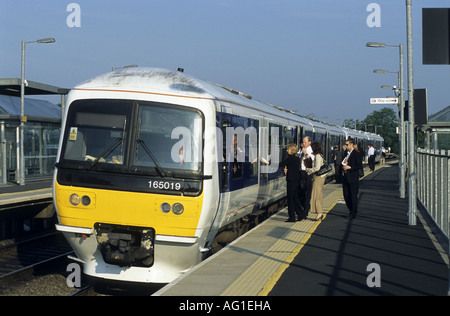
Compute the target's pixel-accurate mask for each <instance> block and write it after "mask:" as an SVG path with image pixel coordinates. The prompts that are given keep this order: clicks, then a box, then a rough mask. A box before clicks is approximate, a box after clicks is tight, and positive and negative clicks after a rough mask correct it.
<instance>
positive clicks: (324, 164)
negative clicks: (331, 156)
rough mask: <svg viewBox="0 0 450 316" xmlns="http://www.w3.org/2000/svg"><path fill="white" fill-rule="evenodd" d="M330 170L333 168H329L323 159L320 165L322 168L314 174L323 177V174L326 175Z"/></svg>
mask: <svg viewBox="0 0 450 316" xmlns="http://www.w3.org/2000/svg"><path fill="white" fill-rule="evenodd" d="M331 170H333V167H331V166H330V165H329V164H328V163H327V162H326V160H325V159H324V160H323V165H322V167H320V169H319V171H317V172H316V175H318V176H323V175H324V174H327V173H328V172H330V171H331Z"/></svg>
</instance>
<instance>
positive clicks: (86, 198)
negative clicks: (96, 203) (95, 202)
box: [81, 195, 91, 206]
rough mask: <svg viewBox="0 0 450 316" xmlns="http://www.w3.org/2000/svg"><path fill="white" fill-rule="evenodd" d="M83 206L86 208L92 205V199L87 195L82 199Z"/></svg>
mask: <svg viewBox="0 0 450 316" xmlns="http://www.w3.org/2000/svg"><path fill="white" fill-rule="evenodd" d="M81 204H83V205H84V206H88V205H89V204H91V198H90V197H89V196H87V195H84V196H83V197H82V198H81Z"/></svg>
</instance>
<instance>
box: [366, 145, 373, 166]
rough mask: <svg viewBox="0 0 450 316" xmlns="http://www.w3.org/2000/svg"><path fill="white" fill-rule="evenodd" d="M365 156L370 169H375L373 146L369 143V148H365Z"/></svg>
mask: <svg viewBox="0 0 450 316" xmlns="http://www.w3.org/2000/svg"><path fill="white" fill-rule="evenodd" d="M367 157H368V158H367V162H368V163H369V169H370V171H375V148H373V146H372V145H369V149H368V150H367Z"/></svg>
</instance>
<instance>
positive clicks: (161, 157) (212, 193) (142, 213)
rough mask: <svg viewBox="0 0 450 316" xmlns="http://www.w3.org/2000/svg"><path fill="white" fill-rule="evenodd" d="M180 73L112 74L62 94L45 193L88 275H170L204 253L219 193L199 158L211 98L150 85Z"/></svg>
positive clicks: (211, 117)
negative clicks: (55, 155) (58, 136)
mask: <svg viewBox="0 0 450 316" xmlns="http://www.w3.org/2000/svg"><path fill="white" fill-rule="evenodd" d="M180 78H181V79H182V78H184V77H182V74H177V73H173V72H165V71H162V70H161V71H155V70H141V71H140V72H139V71H137V74H136V71H135V73H134V74H133V75H130V74H129V73H127V72H122V73H120V72H119V73H118V72H115V73H110V74H107V75H104V76H100V77H97V78H95V79H93V80H91V81H88V82H86V83H84V84H81V85H80V86H78V87H76V88H74V89H73V90H72V91H71V93H70V94H69V98H68V107H67V109H66V112H65V118H64V121H63V132H62V136H61V141H60V146H59V153H58V158H57V164H56V169H55V176H54V186H53V190H54V192H53V193H54V202H55V205H56V208H57V214H58V221H59V224H58V225H57V229H58V230H59V231H62V232H63V233H64V235H65V237H66V238H67V240H68V241H69V243H70V244H71V246H72V248H73V249H74V251H75V253H76V255H77V257H76V258H74V259H75V260H77V261H79V262H80V263H82V264H83V267H84V272H85V273H86V274H88V275H92V276H96V277H100V278H106V279H116V280H126V281H134V282H163V283H165V282H170V281H172V280H173V279H175V278H176V277H178V276H179V275H180V274H182V273H183V272H184V271H186V270H188V269H190V268H191V267H192V266H194V265H195V264H197V263H198V262H200V261H201V259H202V257H204V255H205V253H206V252H207V250H208V249H207V248H204V247H205V244H206V243H207V242H208V240H209V239H208V238H213V235H214V233H212V232H211V229H210V228H211V223H212V222H213V219H214V218H213V216H214V214H215V213H216V211H217V205H218V204H217V200H218V194H219V193H218V189H217V188H216V187H217V186H216V185H213V184H212V179H213V178H217V171H215V170H214V169H216V168H212V167H211V166H212V163H211V164H210V163H205V162H203V161H202V158H201V157H202V155H203V152H202V151H203V150H204V149H206V148H207V147H208V146H209V145H208V146H204V130H205V128H206V125H207V124H212V125H213V126H215V114H214V104H212V101H211V99H210V98H207V97H205V96H204V95H203V96H200V97H196V96H198V91H196V90H195V87H193V86H189V85H187V84H186V85H185V86H183V87H181V88H182V89H179V87H174V88H173V89H172V93H159V92H158V87H159V86H162V85H165V86H167V87H169V88H170V84H171V83H173V81H174V80H181V79H180ZM186 86H188V88H186ZM148 87H152V89H153V90H149V89H148ZM155 87H156V88H155ZM189 87H191V88H189ZM169 88H168V89H167V91H170V89H169ZM155 89H156V92H155ZM189 89H190V90H189ZM206 117H207V118H208V119H206ZM209 121H211V122H210V123H208V122H209ZM209 150H210V151H211V148H209ZM214 173H216V174H214ZM205 174H208V175H209V176H205ZM202 210H203V211H202ZM208 236H209V237H208Z"/></svg>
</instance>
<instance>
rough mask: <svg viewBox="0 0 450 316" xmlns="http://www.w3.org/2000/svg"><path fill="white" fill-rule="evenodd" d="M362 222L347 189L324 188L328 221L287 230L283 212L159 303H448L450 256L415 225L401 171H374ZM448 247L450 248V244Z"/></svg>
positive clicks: (362, 201) (363, 197)
mask: <svg viewBox="0 0 450 316" xmlns="http://www.w3.org/2000/svg"><path fill="white" fill-rule="evenodd" d="M365 173H366V176H365V177H364V178H363V179H362V181H361V182H360V193H359V207H358V216H357V217H356V218H355V219H352V220H348V219H346V216H347V215H348V210H347V207H346V205H345V202H344V200H343V197H342V186H341V185H340V184H334V182H333V183H329V184H327V185H325V187H324V193H323V194H324V211H325V213H326V216H325V218H324V220H323V221H315V220H314V215H312V214H311V215H310V216H309V218H308V219H307V220H303V221H301V222H295V223H286V222H285V220H286V219H287V218H288V215H287V209H283V210H281V211H280V212H278V213H277V214H275V215H273V216H272V217H271V218H269V219H268V220H266V221H265V222H264V223H262V224H261V225H259V226H258V227H256V228H254V229H253V230H251V231H249V232H248V233H246V234H245V235H243V236H241V237H240V238H238V239H237V240H235V241H234V242H232V243H231V244H229V245H228V246H227V247H225V248H224V249H222V250H221V251H220V252H219V253H217V254H216V255H214V256H211V257H210V258H208V259H206V260H205V261H203V262H201V263H200V264H199V265H197V266H196V267H194V268H193V269H191V270H190V271H188V272H186V273H185V274H183V275H182V276H180V277H179V278H178V279H176V280H175V281H174V282H172V283H170V284H168V285H166V286H165V287H163V288H162V289H160V290H159V291H158V292H156V293H154V294H153V295H154V296H301V295H306V296H391V295H393V296H403V295H419V296H431V295H436V296H444V295H447V291H448V276H449V269H448V249H445V245H444V246H441V245H440V244H439V243H438V242H437V241H436V238H435V237H434V235H433V234H432V230H431V229H429V228H428V226H427V224H426V223H425V222H426V221H425V219H424V217H423V216H425V215H421V214H418V218H419V220H418V221H417V225H416V226H409V225H408V215H407V208H408V207H407V199H400V198H399V197H398V185H397V182H398V166H397V165H396V164H387V165H385V166H382V167H380V166H378V165H377V170H375V171H374V172H369V171H368V169H367V168H366V170H365ZM447 247H448V244H447Z"/></svg>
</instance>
